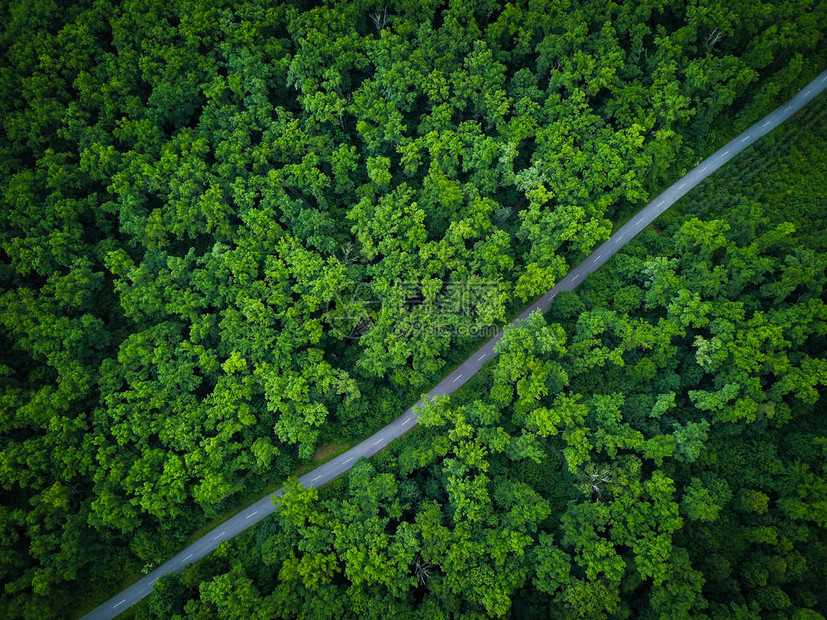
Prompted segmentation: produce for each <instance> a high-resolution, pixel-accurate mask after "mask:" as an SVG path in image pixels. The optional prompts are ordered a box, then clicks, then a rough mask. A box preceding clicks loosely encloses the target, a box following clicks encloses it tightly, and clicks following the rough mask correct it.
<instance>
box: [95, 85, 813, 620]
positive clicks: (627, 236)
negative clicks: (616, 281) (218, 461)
mask: <svg viewBox="0 0 827 620" xmlns="http://www.w3.org/2000/svg"><path fill="white" fill-rule="evenodd" d="M825 87H827V71H824V72H823V73H822V74H821V75H819V76H818V77H817V78H816V79H815V80H813V81H812V82H810V83H809V84H808V85H807V86H805V87H804V88H803V89H801V91H800V92H799V93H798V94H797V95H796V96H795V97H793V98H792V99H791V100H790V101H788V102H786V103H784V104H782V105H781V106H779V107H778V108H776V109H775V110H774V111H773V112H771V113H770V114H769V115H767V116H765V117H764V118H763V119H761V120H760V121H758V122H757V123H756V124H755V125H753V126H752V127H750V128H749V129H747V130H746V131H745V132H744V133H742V134H741V135H740V136H738V137H736V138H735V139H733V140H732V141H730V142H729V143H728V144H726V145H725V146H723V147H722V148H721V149H719V150H718V151H716V152H715V153H713V154H712V155H710V156H709V157H707V158H706V159H704V160H703V161H702V162H701V163H700V164H698V165H697V166H696V167H695V168H693V169H692V170H690V171H689V172H688V173H686V174H685V175H684V176H683V177H681V178H680V179H678V180H677V181H675V183H674V184H672V185H671V186H670V187H669V188H668V189H667V190H666V191H664V192H663V193H662V194H660V195H659V196H658V197H657V198H655V199H654V200H652V201H651V202H650V203H649V204H647V205H646V206H645V207H643V209H641V210H640V211H639V212H638V213H637V214H636V215H635V216H634V217H632V219H630V220H629V221H628V222H627V223H626V224H625V225H624V226H623V227H621V228H620V230H618V231H617V232H616V233H615V234H613V235H612V236H611V237H610V238H609V240H608V241H606V242H605V243H604V244H603V245H601V246H600V247H599V248H597V249H596V250H595V251H594V252H592V253H591V254H590V255H589V256H588V257H587V258H586V259H585V260H584V261H583V262H582V263H580V264H579V265H577V266H576V267H575V268H573V269H572V270H571V271H569V273H568V274H566V276H565V277H564V278H563V279H562V280H561V281H560V282H559V283H558V284H557V285H556V286H555V287H554V288H552V289H551V290H550V291H548V293H546V294H545V295H543V296H542V297H540V298H539V299H538V300H537V301H535V302H534V303H533V304H531V306H529V307H528V308H526V309H525V311H523V312H522V313H521V314H520V316H518V317H517V318H516V319H514V321H513V322H516V321H519V320H522V319H525V318H526V317H528V315H530V314H531V313H532V312H534V311H535V310H538V309H539V310H541V311H542V312H546V311H547V310H548V309H549V307H550V306H551V303H552V301H554V297H555V296H556V295H557V293H559V292H560V291H571V290H573V289H575V288H576V287H577V286H578V285H579V284H580V283H581V282H582V281H583V280H584V279H585V278H586V276H588V275H589V274H590V273H592V272H593V271H595V270H596V269H598V268H599V267H600V266H601V265H603V263H605V262H606V261H607V260H609V259H610V258H611V257H612V256H614V255H615V254H616V253H617V252H618V251H619V250H620V249H621V248H622V247H623V246H624V245H626V244H627V243H628V242H629V241H631V240H632V239H634V237H635V236H636V235H637V234H638V233H639V232H640V231H642V230H643V229H644V228H646V227H647V226H648V225H649V224H651V223H652V222H653V221H654V220H655V218H657V217H658V216H659V215H660V214H661V213H663V212H664V211H666V209H668V208H669V207H670V206H671V205H672V204H674V203H675V202H676V201H677V200H678V199H680V198H681V197H682V196H684V195H685V194H686V193H687V192H689V191H690V190H691V189H692V188H693V187H695V186H696V185H697V184H698V183H700V182H701V181H703V180H704V179H705V178H706V177H708V176H709V175H710V174H712V173H713V172H715V171H716V170H717V169H718V168H720V167H721V166H723V165H724V164H725V163H727V162H728V161H729V160H730V159H732V158H733V157H735V156H736V155H737V154H738V153H740V152H741V151H743V150H744V149H745V148H747V147H748V146H749V145H750V144H752V143H753V142H755V141H756V140H758V139H759V138H761V137H762V136H764V135H765V134H767V133H769V132H770V131H772V130H773V129H774V128H776V127H778V125H780V124H781V123H783V122H784V121H785V120H787V119H788V118H790V117H791V116H792V115H793V114H795V113H796V112H797V111H798V110H800V109H801V108H803V107H804V106H805V105H807V103H808V102H810V101H811V100H812V99H813V98H815V97H816V96H817V95H818V94H819V93H821V91H823V90H824V88H825ZM513 322H512V324H513ZM500 338H502V332H500V333H498V334H497V335H496V336H494V337H493V338H491V340H489V341H488V342H486V343H485V344H484V345H482V347H480V348H479V349H478V350H477V351H476V352H475V353H474V354H473V355H471V356H470V357H469V358H468V359H467V360H466V361H464V362H463V363H462V364H460V366H459V367H458V368H457V369H456V370H454V372H452V373H451V374H450V375H448V376H447V377H446V378H445V379H443V380H442V381H441V382H440V383H439V384H438V385H437V386H436V387H435V388H434V389H432V390H431V391H430V392H429V393H428V395H427V397H428V398H429V399H432V398H434V397H435V396H441V395H443V394H450V393H451V392H453V391H454V390H456V389H458V388H459V387H461V386H462V385H463V384H464V383H465V382H466V381H468V380H469V379H470V378H471V377H473V376H474V375H475V374H477V372H478V371H479V369H480V368H481V367H482V366H483V364H485V363H486V362H488V361H489V360H490V359H492V358H493V357H495V356H496V353H495V351H494V345H495V344H496V343H497V342H499V340H500ZM420 404H422V400H420V401H419V402H417V403H416V404H415V405H414V406H412V407H411V408H410V409H408V410H407V411H406V412H405V413H403V414H402V415H401V416H399V417H398V418H396V420H394V421H393V422H391V423H390V424H388V425H387V426H386V427H384V428H383V429H382V430H380V431H379V432H377V433H376V434H374V435H372V436H371V437H368V438H367V439H365V440H364V441H363V442H362V443H360V444H359V445H357V446H354V447H353V448H351V449H350V450H348V451H347V452H345V453H343V454H340V455H339V456H337V457H336V458H335V459H333V460H331V461H328V462H327V463H325V464H324V465H321V466H319V467H317V468H316V469H314V470H313V471H311V472H309V473H307V474H305V475H304V476H302V477H301V478H299V481H300V482H301V484H302V485H304V486H305V487H310V486H314V487H318V486H320V485H322V484H324V483H326V482H329V481H331V480H333V479H334V478H336V477H338V476H341V475H342V474H343V473H345V472H346V471H348V470H349V469H350V468H351V467H353V464H354V463H355V462H356V461H357V460H358V459H360V458H367V457H370V456H372V455H374V454H376V453H377V452H378V451H379V450H381V449H382V448H384V447H385V446H386V445H388V444H389V443H390V442H391V441H393V440H394V439H396V438H397V437H399V436H401V435H403V434H405V433H406V432H408V431H409V430H410V429H411V428H412V427H413V426H415V425H416V423H417V415H416V413H414V408H415V407H416V406H418V405H420ZM283 491H284V488H281V489H279V490H278V491H276V492H275V493H273V494H271V495H267V496H266V497H263V498H261V499H260V500H258V501H257V502H256V503H255V504H253V505H252V506H249V507H248V508H246V509H245V510H243V511H242V512H240V513H239V514H237V515H235V516H234V517H232V518H231V519H229V520H228V521H225V522H224V523H222V524H221V525H219V526H218V527H216V528H215V529H214V530H213V531H211V532H209V533H207V534H205V535H204V536H202V537H201V538H199V539H198V540H197V541H195V542H194V543H192V544H191V545H190V546H189V547H187V548H186V549H184V550H183V551H181V553H179V554H178V555H176V556H175V557H173V558H172V559H171V560H169V561H167V562H164V563H163V564H161V566H159V567H158V568H156V569H155V570H154V571H152V572H151V573H149V574H148V575H146V576H145V577H143V578H141V579H140V580H138V581H137V582H135V583H134V584H132V585H131V586H129V587H128V588H126V589H125V590H123V591H121V592H120V593H119V594H117V595H115V596H114V597H112V598H111V599H109V600H108V601H106V602H105V603H103V604H102V605H100V606H99V607H96V608H95V609H94V610H92V611H91V612H89V613H88V614H86V615H85V616H84V617H83V618H84V619H88V620H104V619H106V620H108V619H110V618H114V617H115V616H117V615H118V614H120V613H122V612H123V611H124V610H125V609H128V608H129V607H131V606H132V605H134V604H135V603H137V602H138V601H140V600H141V599H142V598H144V597H145V596H146V595H147V594H149V593H150V592H151V591H152V586H153V585H154V584H155V582H156V581H157V580H158V578H159V577H161V576H162V575H166V574H169V573H176V572H178V571H180V570H182V569H183V568H184V567H185V566H187V565H188V564H191V563H193V562H196V561H198V560H200V559H201V558H203V557H204V556H205V555H207V554H208V553H210V551H212V550H213V549H215V548H216V547H218V545H220V544H221V543H222V542H224V541H225V540H229V539H230V538H232V537H233V536H235V535H236V534H238V533H240V532H243V531H244V530H246V529H247V528H248V527H250V526H252V525H254V524H256V523H258V522H259V521H261V520H262V519H264V518H265V517H266V516H268V515H270V514H272V513H273V512H274V511H275V509H276V507H275V505H274V504H273V503H272V501H271V500H270V498H271V497H272V495H276V496H281V494H282V492H283Z"/></svg>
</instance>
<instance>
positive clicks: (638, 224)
mask: <svg viewBox="0 0 827 620" xmlns="http://www.w3.org/2000/svg"><path fill="white" fill-rule="evenodd" d="M658 206H660V205H658ZM644 219H646V218H643V217H642V218H640V219H639V220H638V221H637V222H635V226H640V223H641V222H642V221H643V220H644Z"/></svg>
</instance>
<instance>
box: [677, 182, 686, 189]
mask: <svg viewBox="0 0 827 620" xmlns="http://www.w3.org/2000/svg"><path fill="white" fill-rule="evenodd" d="M684 187H686V183H681V184H680V185H679V186H678V189H683V188H684Z"/></svg>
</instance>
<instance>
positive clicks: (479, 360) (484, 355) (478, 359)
mask: <svg viewBox="0 0 827 620" xmlns="http://www.w3.org/2000/svg"><path fill="white" fill-rule="evenodd" d="M487 355H488V353H483V354H482V355H480V356H479V357H478V358H477V361H478V362H481V361H482V360H484V359H485V358H486V356H487Z"/></svg>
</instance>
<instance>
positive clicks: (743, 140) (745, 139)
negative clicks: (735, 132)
mask: <svg viewBox="0 0 827 620" xmlns="http://www.w3.org/2000/svg"><path fill="white" fill-rule="evenodd" d="M747 140H749V136H744V137H743V138H741V142H746V141H747Z"/></svg>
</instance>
